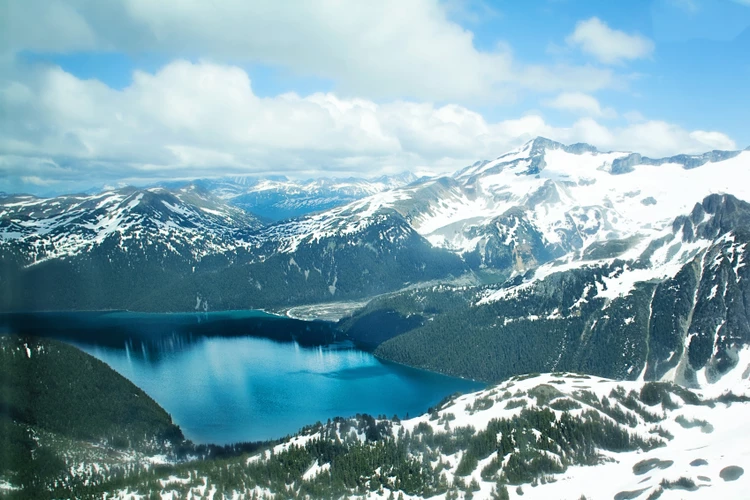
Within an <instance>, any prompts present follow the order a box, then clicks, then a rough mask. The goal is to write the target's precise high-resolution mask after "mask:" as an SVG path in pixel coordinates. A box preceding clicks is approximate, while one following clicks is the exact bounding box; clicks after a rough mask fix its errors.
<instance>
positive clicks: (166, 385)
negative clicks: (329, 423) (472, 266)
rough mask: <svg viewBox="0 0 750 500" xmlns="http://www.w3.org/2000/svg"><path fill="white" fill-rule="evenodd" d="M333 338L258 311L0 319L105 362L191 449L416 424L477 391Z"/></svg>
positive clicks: (4, 327)
mask: <svg viewBox="0 0 750 500" xmlns="http://www.w3.org/2000/svg"><path fill="white" fill-rule="evenodd" d="M264 328H268V329H269V331H270V332H271V333H272V335H273V336H274V338H276V339H279V338H282V339H284V338H286V337H288V339H289V340H286V341H284V340H272V339H268V338H263V337H262V336H261V334H262V332H263V330H264ZM287 330H288V331H289V332H292V333H290V334H288V335H287V334H285V333H283V332H284V331H287ZM330 330H332V329H331V326H330V325H329V324H325V323H320V322H318V323H305V322H299V321H295V320H289V319H286V318H280V317H277V316H271V315H267V314H265V313H260V312H257V311H243V312H231V313H209V314H197V313H196V314H141V313H123V312H115V313H45V314H33V315H2V316H0V331H5V332H19V331H26V332H28V333H35V334H39V335H42V334H43V335H46V336H52V337H57V338H62V339H64V340H66V341H68V342H70V343H73V344H74V345H76V346H78V347H79V348H81V349H83V350H84V351H86V352H88V353H89V354H91V355H93V356H95V357H97V358H99V359H101V360H102V361H104V362H105V363H107V364H109V365H110V366H111V367H112V368H114V369H115V370H116V371H118V372H119V373H120V374H122V375H123V376H125V377H126V378H128V379H129V380H131V381H132V382H133V383H134V384H135V385H137V386H138V387H140V388H141V389H143V390H144V391H145V392H146V393H147V394H149V395H150V396H151V397H152V398H154V400H155V401H156V402H157V403H159V404H160V405H161V406H162V407H164V408H165V409H166V410H167V411H168V412H169V413H170V414H171V415H172V418H173V419H174V421H175V422H176V423H177V424H178V425H179V426H180V427H181V428H182V430H183V432H184V434H185V436H186V437H187V438H188V439H192V440H193V441H195V442H197V443H209V442H210V443H217V444H225V443H232V442H239V441H256V440H265V439H273V438H279V437H283V436H285V435H287V434H293V433H294V432H296V431H298V430H299V429H300V428H301V427H303V426H305V425H310V424H314V423H315V422H317V421H322V422H325V421H326V420H327V419H328V418H333V417H336V416H344V417H345V416H352V415H355V414H357V413H369V414H371V415H376V416H377V415H381V414H384V415H387V416H389V417H390V416H392V415H394V414H396V415H399V417H402V418H403V417H404V416H406V414H407V413H408V414H409V415H411V416H416V415H418V414H421V413H423V412H424V411H426V410H427V408H428V407H430V406H432V405H434V404H435V403H437V402H438V401H440V400H441V399H442V398H443V397H445V396H447V395H449V394H452V393H454V392H468V391H474V390H478V389H480V388H482V387H483V385H482V384H479V383H475V382H471V381H466V380H461V379H456V378H452V377H445V376H442V375H438V374H435V373H430V372H425V371H422V370H416V369H412V368H408V367H405V366H401V365H396V364H393V363H388V362H383V361H381V360H379V359H377V358H375V357H374V356H373V355H371V354H370V353H368V352H364V351H361V350H358V349H355V348H354V347H353V346H351V345H350V344H349V343H347V342H342V341H340V340H336V339H335V334H334V333H332V332H331V331H330ZM292 339H294V340H292ZM316 344H317V345H316Z"/></svg>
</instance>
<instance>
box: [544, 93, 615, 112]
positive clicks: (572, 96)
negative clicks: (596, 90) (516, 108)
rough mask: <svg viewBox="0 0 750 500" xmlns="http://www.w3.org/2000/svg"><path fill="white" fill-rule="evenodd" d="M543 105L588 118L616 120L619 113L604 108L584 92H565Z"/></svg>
mask: <svg viewBox="0 0 750 500" xmlns="http://www.w3.org/2000/svg"><path fill="white" fill-rule="evenodd" d="M542 104H543V105H544V106H547V107H549V108H554V109H559V110H563V111H570V112H573V113H579V114H583V115H587V116H594V117H602V118H615V117H616V116H617V112H616V111H615V110H614V109H612V108H602V106H601V105H600V104H599V101H598V100H597V99H596V98H595V97H593V96H591V95H588V94H584V93H583V92H563V93H562V94H559V95H558V96H557V97H555V98H554V99H548V100H546V101H543V102H542Z"/></svg>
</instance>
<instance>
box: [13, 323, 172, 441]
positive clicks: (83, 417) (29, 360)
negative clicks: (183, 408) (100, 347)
mask: <svg viewBox="0 0 750 500" xmlns="http://www.w3.org/2000/svg"><path fill="white" fill-rule="evenodd" d="M0 414H1V415H2V416H3V417H4V418H8V417H9V418H11V419H13V420H14V421H16V422H18V423H23V424H28V425H32V426H34V427H38V428H41V429H44V430H47V431H51V432H55V433H59V434H61V435H65V436H69V437H71V438H77V439H89V440H100V439H119V440H126V441H125V443H123V444H130V445H133V446H135V445H137V444H138V443H145V442H147V441H153V440H164V439H168V440H175V439H177V440H181V439H182V432H181V431H180V429H179V428H178V427H177V426H175V425H174V424H173V423H172V419H171V417H170V416H169V414H167V412H166V411H164V409H162V408H161V407H160V406H159V405H157V404H156V403H155V402H154V400H152V399H151V398H150V397H149V396H148V395H147V394H146V393H145V392H143V391H142V390H140V389H139V388H137V387H136V386H135V385H133V384H132V383H131V382H130V381H128V380H127V379H125V378H124V377H123V376H121V375H119V374H118V373H116V372H115V371H114V370H112V369H111V368H110V367H109V366H107V365H106V364H104V363H102V362H101V361H99V360H97V359H95V358H93V357H92V356H89V355H88V354H86V353H84V352H82V351H80V350H78V349H76V348H75V347H71V346H69V345H66V344H63V343H61V342H57V341H54V340H47V339H38V338H35V337H18V336H2V337H0Z"/></svg>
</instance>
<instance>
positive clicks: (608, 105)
mask: <svg viewBox="0 0 750 500" xmlns="http://www.w3.org/2000/svg"><path fill="white" fill-rule="evenodd" d="M0 9H2V10H0V32H2V33H4V35H3V36H2V37H0V117H1V118H2V123H0V190H4V191H10V192H14V191H25V192H34V193H42V194H43V193H53V192H64V191H69V190H76V189H86V188H89V187H95V186H101V185H105V184H112V185H118V184H127V183H135V184H139V183H140V184H144V183H149V182H155V181H158V180H163V179H171V178H194V177H215V176H222V175H230V174H253V175H266V174H270V173H283V174H286V175H289V176H298V177H310V176H316V175H363V176H370V175H379V174H382V173H395V172H399V171H403V170H412V171H415V172H417V173H430V172H433V173H434V172H450V171H453V170H456V169H458V168H460V167H462V166H464V165H466V164H467V163H470V162H473V161H475V160H477V159H483V158H490V157H495V156H498V155H500V154H502V153H503V152H505V151H506V150H508V149H510V148H512V147H515V146H518V145H519V144H521V143H523V142H524V141H526V140H528V139H530V138H532V137H534V136H536V135H545V136H549V137H551V138H553V139H556V140H560V141H562V142H578V141H584V142H590V143H592V144H594V145H596V146H597V147H599V148H600V149H604V150H610V149H618V150H634V151H639V152H642V153H644V154H647V155H651V156H666V155H671V154H677V153H697V152H701V151H706V150H710V149H735V148H736V149H740V148H745V147H747V146H750V127H748V126H747V117H748V116H750V99H748V98H747V92H748V91H747V89H748V88H750V55H749V54H750V1H749V0H640V1H628V2H619V1H618V2H614V1H613V2H609V1H607V2H602V1H588V0H530V1H524V2H518V1H510V0H494V1H490V0H445V1H438V0H409V1H396V0H384V1H382V2H366V1H351V2H343V3H342V2H333V1H328V0H319V1H317V2H297V1H293V0H290V1H288V2H272V1H265V0H258V1H254V2H246V1H241V0H214V1H212V2H197V1H187V0H185V1H177V0H164V1H162V2H149V1H147V0H112V1H110V2H89V1H85V0H68V1H64V0H9V1H8V2H5V3H4V4H3V6H2V7H0ZM3 11H4V12H3Z"/></svg>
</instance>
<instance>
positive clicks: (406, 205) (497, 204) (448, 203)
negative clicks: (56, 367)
mask: <svg viewBox="0 0 750 500" xmlns="http://www.w3.org/2000/svg"><path fill="white" fill-rule="evenodd" d="M749 166H750V154H749V153H748V152H740V151H734V152H722V151H714V152H711V153H706V154H704V155H697V156H687V155H679V156H675V157H671V158H663V159H658V160H654V159H650V158H646V157H641V156H640V155H638V154H632V153H626V152H610V153H602V152H599V151H597V150H596V149H595V148H593V147H592V146H589V145H585V144H576V145H572V146H564V145H562V144H559V143H556V142H553V141H550V140H547V139H543V138H537V139H535V140H533V141H530V142H528V143H527V144H525V145H524V146H523V147H521V148H519V149H517V150H514V151H511V152H509V153H506V154H504V155H502V156H500V157H499V158H497V159H495V160H493V161H484V162H478V163H476V164H475V165H472V166H470V167H467V168H465V169H463V170H461V171H459V172H457V173H456V174H454V175H453V176H452V177H443V178H438V179H428V180H423V181H422V182H416V183H413V184H411V185H410V186H406V187H403V188H399V189H395V190H391V191H388V192H385V193H382V194H378V195H375V196H372V197H369V198H365V199H362V200H359V201H357V202H354V203H352V204H349V205H347V206H345V207H341V208H340V210H339V212H337V213H335V216H336V217H340V214H342V213H346V214H347V216H348V217H349V219H350V220H353V221H358V220H360V219H363V220H366V219H367V217H368V216H369V215H370V214H372V213H375V212H376V211H378V210H382V209H387V208H392V209H394V210H396V211H398V212H399V213H401V214H402V215H403V216H404V217H406V219H407V220H408V221H409V223H410V224H411V226H412V227H414V229H415V230H416V231H417V232H418V233H419V234H421V235H422V236H423V237H425V238H426V239H427V240H428V241H430V243H432V244H433V245H434V246H436V247H440V248H446V249H448V250H451V251H454V252H456V253H458V254H463V255H465V257H466V258H467V261H469V262H476V264H477V267H489V268H495V269H497V268H501V269H502V268H505V269H511V270H513V271H518V272H521V271H525V270H527V269H531V268H534V267H536V266H537V265H539V264H542V263H544V262H546V261H549V260H552V259H553V258H556V257H560V256H563V255H566V254H569V253H571V254H572V255H574V256H575V257H576V258H580V257H581V256H583V255H585V254H586V252H587V250H592V249H593V248H595V247H596V245H599V244H601V243H602V242H606V241H611V240H622V241H623V243H622V245H621V246H622V247H623V248H626V247H628V246H630V245H633V244H635V243H636V242H637V241H643V240H647V239H649V238H652V237H654V236H655V235H658V234H659V233H660V232H661V231H663V230H664V229H665V228H667V227H668V226H669V225H670V224H671V223H672V221H673V220H674V219H675V218H676V217H678V216H680V215H682V214H686V213H689V212H690V210H691V209H692V207H693V205H694V204H695V203H697V202H699V201H701V200H703V198H705V197H706V196H708V195H710V194H712V193H728V194H734V195H735V196H737V197H738V198H740V199H750V182H747V181H748V180H749V179H748V177H750V168H748V167H749ZM319 220H321V221H322V225H321V229H320V230H325V227H323V225H325V224H326V223H327V222H326V221H327V218H326V217H325V215H323V216H322V217H320V218H319ZM353 223H355V222H353ZM313 230H318V229H312V228H311V231H313Z"/></svg>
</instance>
